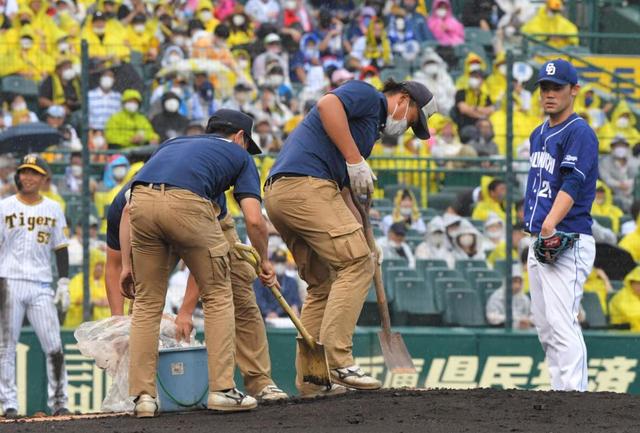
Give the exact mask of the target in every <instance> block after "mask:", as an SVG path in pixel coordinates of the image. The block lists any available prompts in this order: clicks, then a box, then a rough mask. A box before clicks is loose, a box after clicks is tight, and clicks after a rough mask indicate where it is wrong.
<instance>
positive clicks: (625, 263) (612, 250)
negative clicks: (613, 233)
mask: <svg viewBox="0 0 640 433" xmlns="http://www.w3.org/2000/svg"><path fill="white" fill-rule="evenodd" d="M593 266H595V267H596V268H601V269H602V270H603V271H604V272H605V274H607V276H608V277H609V279H610V280H624V277H625V275H627V274H628V273H629V272H631V271H632V270H633V269H634V268H635V267H636V266H637V265H636V262H635V261H634V260H633V257H631V254H629V253H628V252H627V251H625V250H623V249H622V248H619V247H617V246H614V245H609V244H600V243H599V244H596V260H595V263H594V264H593Z"/></svg>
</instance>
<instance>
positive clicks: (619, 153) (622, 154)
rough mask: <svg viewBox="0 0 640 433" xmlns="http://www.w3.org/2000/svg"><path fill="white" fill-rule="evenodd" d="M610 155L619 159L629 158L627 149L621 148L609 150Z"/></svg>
mask: <svg viewBox="0 0 640 433" xmlns="http://www.w3.org/2000/svg"><path fill="white" fill-rule="evenodd" d="M611 155H613V156H614V157H616V158H620V159H622V158H627V157H628V156H629V148H628V147H623V146H616V147H614V148H613V149H611Z"/></svg>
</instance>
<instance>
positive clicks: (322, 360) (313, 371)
mask: <svg viewBox="0 0 640 433" xmlns="http://www.w3.org/2000/svg"><path fill="white" fill-rule="evenodd" d="M297 340H298V350H299V353H300V368H301V369H302V380H303V381H305V382H309V383H313V384H314V385H320V386H326V387H327V388H330V387H331V376H330V375H329V363H328V362H327V355H326V354H325V352H324V346H323V345H322V344H320V343H317V342H316V343H314V344H313V345H310V344H308V343H307V341H306V340H305V339H304V338H302V337H298V338H297Z"/></svg>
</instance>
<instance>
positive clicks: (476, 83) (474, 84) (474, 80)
mask: <svg viewBox="0 0 640 433" xmlns="http://www.w3.org/2000/svg"><path fill="white" fill-rule="evenodd" d="M468 83H469V87H470V88H472V89H477V88H479V87H480V84H482V80H481V79H480V78H478V77H469V81H468Z"/></svg>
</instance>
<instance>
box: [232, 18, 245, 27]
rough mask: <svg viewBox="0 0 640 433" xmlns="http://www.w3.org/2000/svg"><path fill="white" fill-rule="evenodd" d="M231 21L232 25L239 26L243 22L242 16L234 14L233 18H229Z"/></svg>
mask: <svg viewBox="0 0 640 433" xmlns="http://www.w3.org/2000/svg"><path fill="white" fill-rule="evenodd" d="M231 21H232V22H233V25H234V26H236V27H240V26H241V25H243V24H244V16H242V15H234V16H233V18H231Z"/></svg>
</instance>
